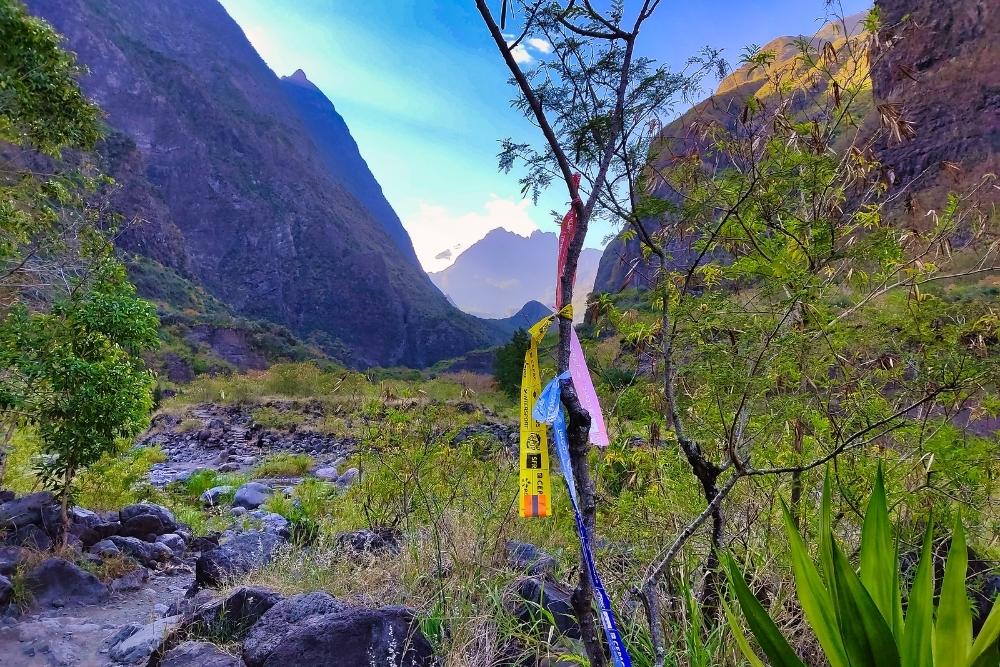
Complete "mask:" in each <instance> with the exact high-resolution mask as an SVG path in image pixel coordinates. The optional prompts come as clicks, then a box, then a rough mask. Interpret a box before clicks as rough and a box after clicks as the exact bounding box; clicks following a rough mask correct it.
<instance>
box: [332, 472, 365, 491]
mask: <svg viewBox="0 0 1000 667" xmlns="http://www.w3.org/2000/svg"><path fill="white" fill-rule="evenodd" d="M360 477H361V472H360V471H359V470H358V469H357V468H348V469H347V470H346V471H345V472H344V474H343V475H341V476H340V477H339V478H337V486H338V487H340V488H341V489H349V488H350V487H352V486H354V484H355V483H356V482H357V481H358V479H359V478H360Z"/></svg>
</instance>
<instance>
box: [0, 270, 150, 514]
mask: <svg viewBox="0 0 1000 667" xmlns="http://www.w3.org/2000/svg"><path fill="white" fill-rule="evenodd" d="M158 325H159V321H158V319H157V317H156V313H155V311H154V309H153V307H152V305H151V304H150V303H148V302H146V301H143V300H141V299H139V298H137V297H136V294H135V288H134V287H133V286H132V285H131V284H130V283H129V282H128V280H127V279H126V277H125V270H124V267H123V266H122V265H121V263H119V262H117V261H116V260H114V259H110V258H109V259H106V260H105V261H104V262H102V263H101V265H100V266H99V267H98V268H97V274H96V277H95V280H94V283H93V285H92V286H90V287H89V289H86V290H84V289H81V290H79V291H74V292H73V293H72V294H71V295H70V296H69V297H67V298H65V299H62V300H60V301H58V302H56V303H55V304H54V305H53V307H52V308H51V310H50V311H49V312H35V313H32V312H30V311H29V310H28V309H27V308H26V307H25V306H24V305H18V306H16V307H15V308H14V309H13V310H12V311H11V312H10V313H9V314H8V316H7V318H6V319H5V320H4V321H3V323H2V324H0V366H2V368H3V369H4V383H3V390H4V391H3V394H2V401H3V402H2V404H0V407H2V408H3V409H5V410H7V411H12V412H16V413H17V414H18V415H20V417H21V421H22V423H25V424H31V425H33V426H35V427H36V428H37V429H38V433H39V436H40V437H41V440H42V443H43V454H44V456H43V458H42V459H41V461H40V462H39V472H40V473H41V477H42V480H43V481H44V482H45V484H46V486H49V487H50V488H53V489H55V490H56V491H57V492H58V495H59V497H60V499H61V501H62V518H63V522H64V527H65V526H66V522H67V521H68V517H67V509H68V505H69V497H70V495H71V491H72V484H73V479H74V477H75V476H76V474H77V473H78V472H79V471H80V470H82V469H84V468H86V467H88V466H90V465H91V464H93V463H95V462H96V461H97V460H98V459H99V458H100V457H101V456H102V455H103V454H105V453H108V452H112V451H114V450H115V445H116V442H117V441H118V439H120V438H132V437H134V436H136V435H138V433H140V432H141V431H142V429H143V428H145V426H146V424H147V419H148V415H149V411H150V409H151V407H152V400H153V399H152V390H153V384H154V378H153V375H152V373H151V372H150V371H148V370H146V369H145V368H144V366H143V363H142V361H141V359H140V358H139V357H138V356H137V355H138V353H139V352H141V351H143V350H147V349H150V348H152V347H153V346H155V345H156V344H157V342H158V338H157V329H158Z"/></svg>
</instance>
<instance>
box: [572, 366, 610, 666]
mask: <svg viewBox="0 0 1000 667" xmlns="http://www.w3.org/2000/svg"><path fill="white" fill-rule="evenodd" d="M562 400H563V405H565V406H566V411H567V412H568V413H569V426H568V429H567V436H568V440H569V453H570V461H571V463H572V466H573V478H574V480H575V481H576V493H577V496H579V498H580V514H581V515H582V517H583V525H584V526H586V527H587V532H589V533H590V534H591V535H593V534H594V528H595V526H596V523H597V522H596V516H597V507H596V503H595V500H594V496H595V495H596V494H595V490H594V480H593V478H592V477H591V476H590V465H589V462H588V460H587V451H588V450H589V449H590V415H589V414H588V413H587V411H586V410H585V409H584V407H583V405H581V404H580V400H579V399H578V398H577V395H576V389H575V388H574V387H573V383H572V380H570V381H565V382H563V385H562ZM573 610H574V611H575V612H576V616H577V618H578V619H579V621H580V634H581V636H582V637H583V645H584V648H586V650H587V657H588V658H590V664H591V665H593V666H594V667H604V665H605V664H606V660H605V655H604V645H603V644H602V643H601V636H600V632H599V630H598V627H597V623H596V621H595V619H594V582H592V581H591V580H590V572H589V570H588V569H587V567H586V557H585V555H584V553H583V543H582V542H581V544H580V580H579V582H578V583H577V586H576V589H575V590H574V591H573Z"/></svg>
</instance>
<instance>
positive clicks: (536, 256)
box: [428, 227, 601, 318]
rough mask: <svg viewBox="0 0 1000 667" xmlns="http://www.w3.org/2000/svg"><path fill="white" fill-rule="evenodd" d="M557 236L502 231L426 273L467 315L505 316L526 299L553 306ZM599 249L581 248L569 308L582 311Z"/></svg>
mask: <svg viewBox="0 0 1000 667" xmlns="http://www.w3.org/2000/svg"><path fill="white" fill-rule="evenodd" d="M557 254H558V236H557V235H556V234H554V233H552V232H543V231H541V230H536V231H535V232H533V233H532V234H531V235H530V236H522V235H520V234H518V233H516V232H512V231H509V230H507V229H504V228H502V227H497V228H495V229H491V230H490V231H489V232H488V233H487V234H486V236H484V237H483V238H482V239H480V240H479V241H476V242H475V243H473V244H472V245H471V246H469V247H468V248H466V249H465V250H463V251H462V252H461V253H460V254H459V255H458V257H456V258H455V261H454V262H453V263H452V264H451V265H450V266H448V267H447V268H445V269H442V270H441V271H436V272H432V273H430V274H428V275H429V276H430V278H431V280H432V281H434V284H436V285H437V286H438V287H439V288H440V289H441V291H442V292H444V293H445V295H446V296H447V297H448V298H449V299H450V300H451V301H452V303H454V304H455V305H456V306H458V307H459V308H461V309H462V310H464V311H465V312H467V313H471V314H473V315H477V316H480V317H493V318H495V317H506V316H509V315H511V314H512V313H515V312H517V310H518V309H520V308H521V307H522V305H523V304H525V303H526V302H528V301H538V302H541V303H544V304H553V303H555V282H556V278H555V267H556V258H557ZM600 257H601V251H600V250H595V249H593V248H584V249H583V252H582V253H581V254H580V261H579V264H578V266H577V288H576V290H574V294H575V297H574V299H573V301H574V304H573V305H574V307H575V309H576V310H577V311H578V312H579V313H583V311H584V310H585V308H586V299H587V295H588V294H589V293H590V291H591V288H592V287H593V284H594V278H595V276H596V274H597V264H598V262H599V260H600Z"/></svg>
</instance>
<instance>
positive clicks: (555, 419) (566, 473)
mask: <svg viewBox="0 0 1000 667" xmlns="http://www.w3.org/2000/svg"><path fill="white" fill-rule="evenodd" d="M569 377H570V374H569V372H568V371H567V372H565V373H563V374H562V375H560V376H559V377H557V378H555V379H553V380H552V381H551V382H549V383H548V384H547V385H546V386H545V389H543V390H542V393H541V395H540V396H539V397H538V401H537V402H536V403H535V408H534V410H532V415H533V416H534V418H535V419H536V420H537V421H539V422H544V423H546V424H550V425H551V426H552V435H553V438H554V439H555V441H556V451H557V452H558V454H559V467H560V468H562V475H563V479H564V480H565V481H566V487H567V488H568V489H569V497H570V500H571V501H572V503H573V516H574V518H575V519H576V532H577V533H579V535H580V545H581V547H582V550H583V557H584V560H585V561H586V565H587V572H588V573H589V574H590V581H591V582H592V583H593V585H594V590H595V591H597V605H598V607H599V608H600V614H599V617H600V620H601V628H602V629H603V630H604V638H605V639H606V640H607V642H608V647H609V649H610V650H611V660H612V662H613V663H614V666H615V667H632V659H631V658H630V657H629V654H628V649H626V648H625V642H624V640H622V636H621V632H619V631H618V623H617V622H616V621H615V612H614V611H613V610H612V609H611V598H609V597H608V593H607V591H606V590H605V588H604V584H603V583H602V582H601V576H600V575H599V574H598V573H597V566H596V565H595V563H594V553H593V550H592V549H591V546H590V534H589V533H588V532H587V526H586V525H585V524H584V523H583V517H582V516H581V515H580V501H579V498H577V495H576V482H575V481H574V479H573V465H572V462H571V461H570V458H569V440H568V437H567V435H566V418H565V417H564V416H563V411H562V402H561V393H562V385H561V384H560V383H561V381H562V380H568V379H569Z"/></svg>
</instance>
